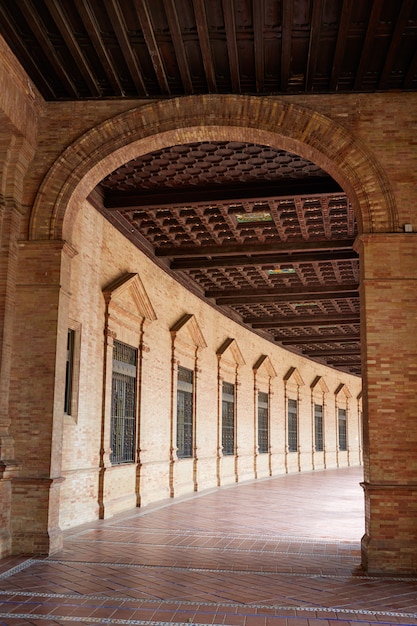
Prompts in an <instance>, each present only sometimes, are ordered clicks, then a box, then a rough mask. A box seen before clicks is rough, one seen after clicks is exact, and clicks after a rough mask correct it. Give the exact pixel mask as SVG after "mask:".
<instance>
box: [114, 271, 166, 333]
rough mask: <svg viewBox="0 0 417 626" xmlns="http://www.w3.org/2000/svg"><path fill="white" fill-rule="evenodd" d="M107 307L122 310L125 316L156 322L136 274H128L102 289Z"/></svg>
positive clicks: (149, 302) (146, 295) (153, 312)
mask: <svg viewBox="0 0 417 626" xmlns="http://www.w3.org/2000/svg"><path fill="white" fill-rule="evenodd" d="M103 295H104V299H105V301H106V304H107V306H108V307H109V308H110V307H111V306H112V305H113V306H114V307H115V308H118V309H120V310H123V311H124V312H125V313H126V314H127V315H129V316H130V315H135V316H136V317H140V318H145V319H147V320H150V321H154V320H156V319H157V318H156V314H155V311H154V309H153V307H152V304H151V301H150V300H149V298H148V294H147V293H146V291H145V288H144V286H143V284H142V281H141V280H140V278H139V275H138V274H135V273H128V274H123V275H122V276H119V278H116V280H114V281H113V282H111V283H110V284H109V285H107V286H106V287H105V288H104V289H103Z"/></svg>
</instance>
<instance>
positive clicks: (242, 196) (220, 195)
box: [104, 178, 344, 211]
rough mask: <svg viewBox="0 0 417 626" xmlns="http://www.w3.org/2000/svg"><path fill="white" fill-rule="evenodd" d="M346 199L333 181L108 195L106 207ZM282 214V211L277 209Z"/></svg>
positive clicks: (317, 180) (131, 207) (147, 207)
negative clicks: (321, 198)
mask: <svg viewBox="0 0 417 626" xmlns="http://www.w3.org/2000/svg"><path fill="white" fill-rule="evenodd" d="M341 194H343V195H344V192H343V190H342V189H341V188H340V186H339V184H338V183H336V182H335V181H334V180H333V179H331V178H319V179H316V180H311V179H307V180H305V179H304V180H299V181H295V182H294V181H290V182H288V181H283V182H277V181H274V182H272V183H271V182H267V181H263V182H262V184H256V185H255V184H251V185H245V186H243V187H242V186H240V187H236V186H230V187H219V188H216V187H214V186H211V187H201V188H194V189H190V188H187V189H183V190H177V191H175V190H173V189H172V190H167V191H163V192H149V191H144V192H142V193H140V192H138V193H133V194H132V193H124V192H111V191H107V190H106V191H105V196H104V207H105V208H106V209H110V210H111V209H113V210H115V211H131V210H133V209H135V208H137V209H163V208H172V207H178V206H181V207H189V206H193V205H201V206H207V205H211V204H213V205H214V204H216V203H218V204H237V203H239V202H253V203H256V202H261V201H265V200H271V202H272V200H274V199H280V200H285V199H293V198H294V197H295V196H297V197H305V199H307V198H309V199H310V198H314V197H321V196H329V197H331V196H333V197H335V196H336V197H337V196H340V195H341ZM277 210H278V211H279V207H277Z"/></svg>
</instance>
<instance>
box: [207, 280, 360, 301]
mask: <svg viewBox="0 0 417 626" xmlns="http://www.w3.org/2000/svg"><path fill="white" fill-rule="evenodd" d="M358 288H359V285H358V284H357V283H353V284H351V283H346V284H341V285H330V286H329V285H317V286H314V285H312V286H311V287H298V288H287V287H285V286H284V287H283V288H281V289H279V288H277V287H264V288H260V289H253V288H247V289H209V290H208V291H206V292H205V294H204V295H205V297H206V298H222V297H228V298H233V297H236V298H238V299H239V298H242V297H245V296H252V295H253V296H256V297H258V296H261V297H262V296H274V295H275V296H280V295H282V296H294V297H296V298H302V297H304V296H320V295H321V294H327V293H339V294H343V293H347V292H352V291H353V292H357V291H358Z"/></svg>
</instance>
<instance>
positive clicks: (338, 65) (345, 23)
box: [330, 0, 353, 91]
mask: <svg viewBox="0 0 417 626" xmlns="http://www.w3.org/2000/svg"><path fill="white" fill-rule="evenodd" d="M352 6H353V0H343V5H342V10H341V13H340V19H339V30H338V33H337V40H336V48H335V53H334V56H333V65H332V72H331V76H330V89H331V90H332V91H333V90H337V85H338V83H339V76H340V72H341V69H342V64H343V57H344V54H345V48H346V39H347V34H348V32H349V26H350V16H351V13H352Z"/></svg>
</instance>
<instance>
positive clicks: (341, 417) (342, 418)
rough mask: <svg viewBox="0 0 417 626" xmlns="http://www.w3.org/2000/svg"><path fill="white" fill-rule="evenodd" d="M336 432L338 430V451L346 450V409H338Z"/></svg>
mask: <svg viewBox="0 0 417 626" xmlns="http://www.w3.org/2000/svg"><path fill="white" fill-rule="evenodd" d="M337 421H338V430H339V450H342V451H344V450H347V428H346V409H339V410H338V412H337Z"/></svg>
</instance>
